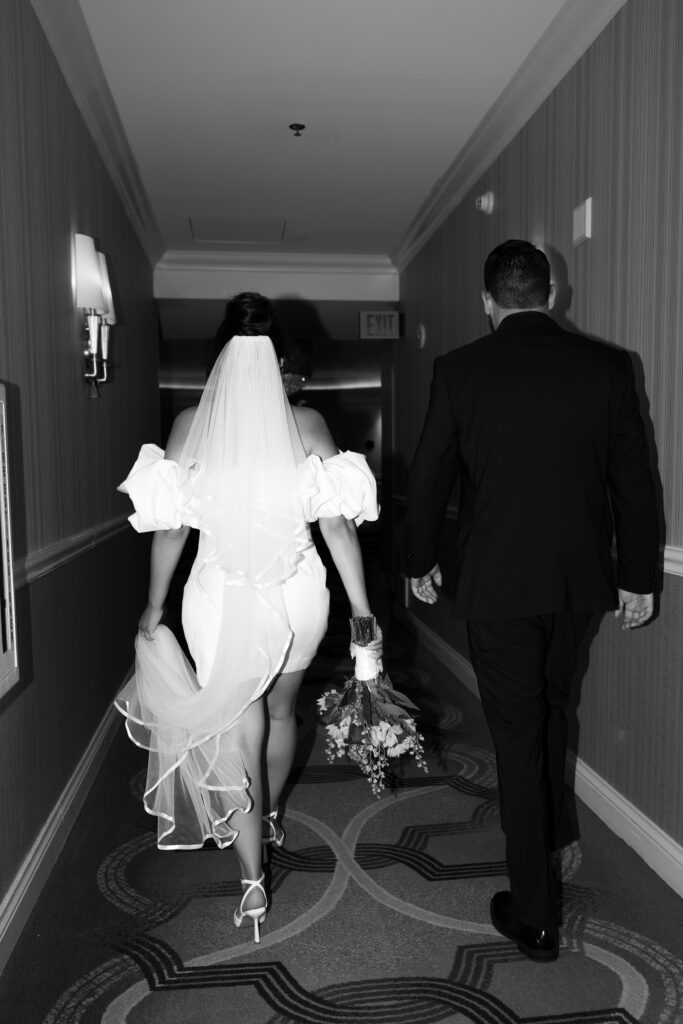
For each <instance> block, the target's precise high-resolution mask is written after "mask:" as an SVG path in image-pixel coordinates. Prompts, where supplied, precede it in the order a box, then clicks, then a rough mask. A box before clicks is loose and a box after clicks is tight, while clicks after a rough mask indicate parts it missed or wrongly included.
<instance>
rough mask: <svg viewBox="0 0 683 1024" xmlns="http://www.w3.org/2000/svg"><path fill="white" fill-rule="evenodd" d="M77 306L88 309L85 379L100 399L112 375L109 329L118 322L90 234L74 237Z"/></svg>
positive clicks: (104, 270) (101, 256) (103, 267)
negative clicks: (103, 388) (103, 385)
mask: <svg viewBox="0 0 683 1024" xmlns="http://www.w3.org/2000/svg"><path fill="white" fill-rule="evenodd" d="M74 239H75V249H74V271H75V279H76V305H77V306H78V307H79V309H83V310H85V326H86V332H87V335H88V347H87V348H86V350H85V352H84V353H83V354H84V356H85V370H84V371H83V376H84V378H85V380H86V381H87V382H88V384H89V385H90V397H91V398H98V397H99V387H100V385H101V384H104V383H105V382H106V381H107V379H108V376H109V372H108V361H107V360H108V355H109V330H110V327H111V325H112V324H115V323H116V314H115V312H114V302H113V299H112V293H111V285H110V282H109V273H108V271H107V259H106V256H105V255H104V253H101V252H98V251H97V250H96V248H95V241H94V239H92V238H90V236H89V235H79V234H76V235H75V236H74Z"/></svg>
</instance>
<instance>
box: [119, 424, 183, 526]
mask: <svg viewBox="0 0 683 1024" xmlns="http://www.w3.org/2000/svg"><path fill="white" fill-rule="evenodd" d="M191 475H192V474H191V470H189V469H185V468H183V467H182V466H179V465H178V463H177V462H173V461H172V460H171V459H165V458H164V453H163V451H162V449H161V448H159V447H158V446H157V445H155V444H143V446H142V448H141V449H140V454H139V455H138V457H137V460H136V462H135V465H134V466H133V468H132V469H131V471H130V473H129V474H128V476H127V477H126V479H125V480H124V481H123V483H122V484H119V486H118V487H117V490H119V491H122V492H123V493H124V494H127V495H128V496H129V497H130V500H131V501H132V502H133V505H134V506H135V512H134V513H133V515H131V516H129V517H128V520H129V522H130V523H131V525H132V526H134V527H135V529H136V530H137V531H138V533H147V532H149V531H150V530H177V529H178V528H179V527H181V526H195V527H197V526H198V525H199V524H198V522H197V519H196V514H195V508H194V507H193V506H194V502H193V497H192V488H191V486H190V484H191Z"/></svg>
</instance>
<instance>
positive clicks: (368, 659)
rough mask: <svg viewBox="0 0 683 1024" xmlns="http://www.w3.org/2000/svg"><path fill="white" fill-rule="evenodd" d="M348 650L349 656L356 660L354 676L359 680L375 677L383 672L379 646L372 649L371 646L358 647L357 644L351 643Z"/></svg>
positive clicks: (364, 680)
mask: <svg viewBox="0 0 683 1024" xmlns="http://www.w3.org/2000/svg"><path fill="white" fill-rule="evenodd" d="M350 651H351V657H352V658H354V659H355V662H356V667H355V671H354V676H355V677H356V679H358V680H359V681H360V682H362V683H363V682H367V681H368V680H370V679H376V678H377V676H378V675H380V674H381V673H382V672H383V670H384V666H383V665H382V650H381V646H380V647H379V648H378V649H373V648H372V647H359V645H358V644H353V643H352V644H351V648H350Z"/></svg>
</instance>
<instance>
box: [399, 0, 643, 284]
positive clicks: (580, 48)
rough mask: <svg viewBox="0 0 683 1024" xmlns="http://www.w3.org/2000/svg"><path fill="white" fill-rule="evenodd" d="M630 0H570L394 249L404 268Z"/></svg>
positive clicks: (432, 191)
mask: <svg viewBox="0 0 683 1024" xmlns="http://www.w3.org/2000/svg"><path fill="white" fill-rule="evenodd" d="M625 3H626V0H566V3H565V4H564V6H563V7H562V8H561V10H560V11H559V13H558V15H557V17H556V18H554V20H553V21H552V23H551V24H550V25H549V27H548V28H547V30H546V31H545V32H544V34H543V35H542V36H541V38H540V40H539V41H538V43H537V44H536V46H535V47H534V48H533V50H532V51H531V53H530V54H529V56H528V57H527V59H526V60H525V61H524V63H523V64H522V65H521V67H520V68H519V70H518V71H517V72H516V74H515V75H513V77H512V79H511V80H510V82H509V84H508V85H507V86H506V88H505V90H504V92H503V93H502V95H501V96H500V98H499V99H498V100H497V102H496V103H494V105H493V106H492V107H491V109H490V110H489V112H488V113H487V114H486V116H485V117H484V119H483V120H482V121H481V122H480V124H479V126H478V127H477V128H476V130H475V131H474V132H473V134H472V135H471V136H470V138H469V140H468V141H467V142H466V143H465V145H464V146H463V148H462V149H461V151H460V152H459V153H458V156H457V157H456V158H455V160H454V161H453V163H452V164H451V165H450V167H449V168H448V170H447V171H446V173H445V174H444V175H443V176H442V177H441V178H440V179H439V180H438V181H437V182H436V184H435V185H434V187H433V188H432V190H431V192H430V193H429V195H428V196H427V198H426V200H425V201H424V203H423V204H422V206H421V207H420V209H419V210H418V212H417V215H416V216H415V218H414V219H413V221H412V223H411V224H410V226H409V227H408V230H407V232H406V233H405V235H404V237H403V239H402V241H401V242H400V243H399V245H398V247H397V248H396V249H395V250H394V251H393V252H392V253H391V257H392V262H393V263H394V265H395V266H396V267H397V268H398V270H399V271H401V270H403V269H405V267H406V266H407V265H408V263H410V261H411V260H412V259H413V258H414V257H415V256H416V255H417V253H418V252H419V251H420V249H422V247H423V246H424V245H425V243H426V242H427V241H428V240H429V238H430V237H431V236H432V235H433V234H434V232H435V231H436V230H437V229H438V228H439V227H440V226H441V224H443V222H444V221H445V220H446V218H447V217H448V216H449V214H450V213H452V212H453V210H454V209H455V208H456V207H457V206H458V204H459V203H461V202H462V200H463V199H464V198H465V196H466V194H467V193H468V191H469V190H470V189H471V188H472V187H473V186H474V184H475V183H476V182H477V180H478V179H479V178H480V177H481V176H482V175H483V174H484V173H485V172H486V171H487V170H488V169H489V167H490V166H491V164H492V163H493V162H494V160H496V158H497V157H498V156H500V154H501V153H502V152H503V150H504V149H505V147H506V146H507V145H508V143H510V142H511V141H512V139H514V137H515V136H516V135H517V134H518V132H519V131H520V130H521V129H522V128H523V127H524V125H525V124H526V122H527V121H528V120H529V118H530V117H531V116H532V114H534V113H535V112H536V110H538V108H539V107H540V106H541V104H542V103H543V101H544V100H545V99H547V97H548V96H549V95H550V93H551V92H552V91H553V89H554V88H555V87H556V86H557V85H558V84H559V83H560V82H561V81H562V79H563V78H564V76H565V75H566V74H567V72H568V71H570V70H571V68H572V67H573V66H574V65H575V64H576V62H577V61H578V60H579V58H580V57H582V56H583V54H584V53H585V52H586V50H587V49H588V47H589V46H590V45H591V44H592V43H593V42H594V41H595V39H597V37H598V36H599V35H600V33H601V32H602V31H603V29H604V28H605V26H606V25H607V24H608V23H609V22H610V21H611V20H612V18H614V16H615V15H616V14H617V12H618V11H619V10H620V8H621V7H623V6H624V4H625Z"/></svg>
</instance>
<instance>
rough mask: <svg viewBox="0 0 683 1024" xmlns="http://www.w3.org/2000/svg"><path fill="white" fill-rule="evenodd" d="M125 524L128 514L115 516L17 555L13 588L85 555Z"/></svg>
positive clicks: (126, 523) (115, 533)
mask: <svg viewBox="0 0 683 1024" xmlns="http://www.w3.org/2000/svg"><path fill="white" fill-rule="evenodd" d="M127 525H128V518H127V516H125V515H120V516H115V517H114V518H113V519H107V520H106V521H105V522H103V523H99V524H98V525H96V526H92V527H90V528H89V529H88V530H82V531H81V532H80V533H73V534H71V536H69V537H64V538H62V540H58V541H56V542H55V543H54V544H48V545H47V546H46V547H44V548H39V549H38V550H37V551H32V552H30V554H28V555H24V556H23V557H22V558H16V559H15V560H14V586H15V589H17V590H18V589H19V587H24V586H26V585H27V584H29V583H33V581H34V580H38V579H40V577H41V576H46V575H47V574H48V573H50V572H54V570H55V569H59V568H60V566H62V565H65V564H66V563H67V562H71V561H72V560H73V559H74V558H78V557H79V555H83V554H85V553H86V551H92V549H93V548H96V547H97V546H98V545H99V544H104V542H105V541H108V540H111V538H112V537H115V536H116V535H117V534H119V533H121V532H122V531H123V530H125V529H126V527H127Z"/></svg>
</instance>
